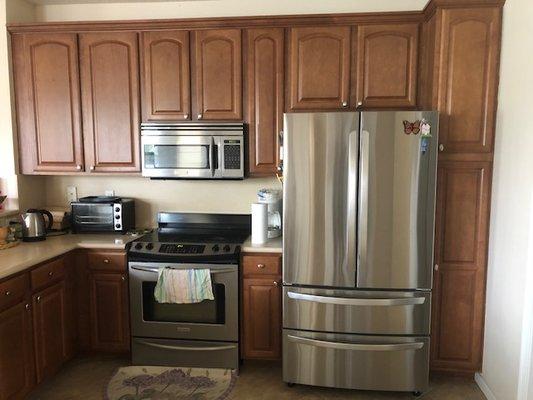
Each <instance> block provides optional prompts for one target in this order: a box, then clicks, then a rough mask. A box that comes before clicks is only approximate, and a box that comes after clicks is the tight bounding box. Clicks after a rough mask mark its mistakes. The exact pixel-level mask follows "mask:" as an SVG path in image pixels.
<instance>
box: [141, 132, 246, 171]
mask: <svg viewBox="0 0 533 400" xmlns="http://www.w3.org/2000/svg"><path fill="white" fill-rule="evenodd" d="M141 146H142V151H141V157H142V175H143V176H146V177H149V178H162V179H243V177H244V124H243V123H222V122H216V123H215V122H213V123H194V122H189V123H183V122H181V123H145V124H142V125H141Z"/></svg>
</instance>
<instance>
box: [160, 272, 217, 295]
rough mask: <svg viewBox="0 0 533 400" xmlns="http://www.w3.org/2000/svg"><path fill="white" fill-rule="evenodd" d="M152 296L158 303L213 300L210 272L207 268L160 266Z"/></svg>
mask: <svg viewBox="0 0 533 400" xmlns="http://www.w3.org/2000/svg"><path fill="white" fill-rule="evenodd" d="M154 296H155V300H156V301H157V302H158V303H176V304H191V303H199V302H201V301H203V300H214V299H215V297H214V296H213V286H212V284H211V272H210V271H209V270H208V269H174V268H162V269H160V270H159V276H158V278H157V284H156V285H155V289H154Z"/></svg>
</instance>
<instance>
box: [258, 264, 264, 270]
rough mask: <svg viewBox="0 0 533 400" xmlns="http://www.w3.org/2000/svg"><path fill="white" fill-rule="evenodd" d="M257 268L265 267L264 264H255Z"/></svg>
mask: <svg viewBox="0 0 533 400" xmlns="http://www.w3.org/2000/svg"><path fill="white" fill-rule="evenodd" d="M257 268H259V269H263V268H265V264H257Z"/></svg>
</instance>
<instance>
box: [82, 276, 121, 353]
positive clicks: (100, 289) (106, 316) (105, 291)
mask: <svg viewBox="0 0 533 400" xmlns="http://www.w3.org/2000/svg"><path fill="white" fill-rule="evenodd" d="M89 280H90V283H89V302H90V308H91V309H90V320H91V347H92V349H93V350H102V351H111V352H122V351H128V350H129V348H130V335H129V303H128V283H127V279H126V276H125V275H124V274H117V273H91V274H90V277H89Z"/></svg>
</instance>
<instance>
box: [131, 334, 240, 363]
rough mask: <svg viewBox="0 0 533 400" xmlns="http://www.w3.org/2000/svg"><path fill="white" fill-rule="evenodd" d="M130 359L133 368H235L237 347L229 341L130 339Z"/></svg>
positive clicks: (237, 360) (236, 344)
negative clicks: (138, 366) (153, 366)
mask: <svg viewBox="0 0 533 400" xmlns="http://www.w3.org/2000/svg"><path fill="white" fill-rule="evenodd" d="M131 358H132V364H134V365H169V366H177V367H205V368H232V369H238V367H239V345H238V343H233V342H204V341H199V340H197V341H193V340H173V339H153V338H139V337H134V338H133V339H132V341H131Z"/></svg>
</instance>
